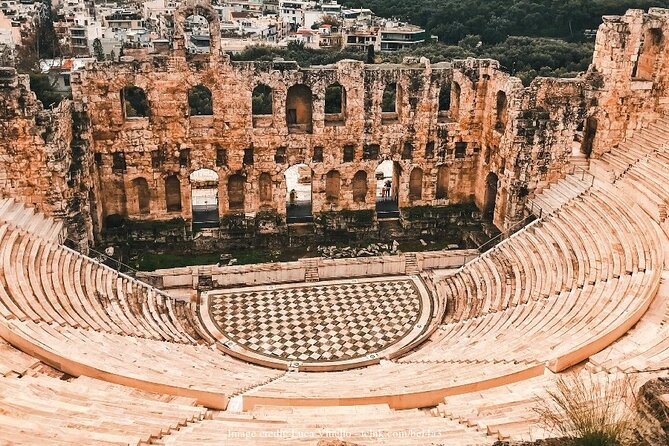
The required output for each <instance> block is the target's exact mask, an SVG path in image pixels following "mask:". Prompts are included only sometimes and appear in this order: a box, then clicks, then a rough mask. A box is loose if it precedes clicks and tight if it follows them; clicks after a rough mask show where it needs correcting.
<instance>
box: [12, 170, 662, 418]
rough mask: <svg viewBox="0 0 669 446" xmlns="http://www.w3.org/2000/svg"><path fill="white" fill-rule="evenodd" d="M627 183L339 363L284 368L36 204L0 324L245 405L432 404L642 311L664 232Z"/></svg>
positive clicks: (603, 336) (466, 273)
mask: <svg viewBox="0 0 669 446" xmlns="http://www.w3.org/2000/svg"><path fill="white" fill-rule="evenodd" d="M565 181H573V180H569V179H567V180H565ZM619 192H620V191H619V190H617V189H615V188H612V187H611V186H610V185H606V184H603V183H602V184H600V183H596V184H595V186H594V187H592V188H590V189H589V190H588V191H587V192H585V193H583V192H580V193H576V194H573V196H572V197H570V196H565V197H564V200H563V202H564V204H562V205H560V204H559V203H557V204H555V203H554V204H555V205H554V206H553V208H554V210H553V212H552V213H550V214H549V215H545V216H544V217H543V218H542V219H541V220H540V221H537V222H535V223H533V224H532V225H531V226H529V227H528V228H526V229H524V230H522V231H520V232H519V233H517V234H515V235H514V236H512V237H510V238H509V239H507V240H505V241H504V242H503V243H501V244H500V245H499V246H498V247H496V248H495V249H493V250H490V251H488V252H487V253H486V254H484V255H483V256H481V257H479V258H477V259H476V260H475V261H472V262H470V263H469V264H467V265H466V266H465V267H463V268H462V269H461V270H459V271H457V272H456V273H455V274H453V275H451V276H447V277H442V276H439V277H437V276H434V277H433V276H430V275H426V277H425V278H426V279H427V281H428V282H431V284H432V288H433V292H435V293H436V294H437V295H438V297H439V299H438V300H439V301H440V302H447V311H445V314H443V318H442V319H439V320H437V322H441V324H440V326H439V327H438V328H437V329H436V330H435V331H434V332H433V333H432V335H431V336H430V337H429V339H428V340H427V342H425V343H424V344H423V345H422V346H420V347H419V348H417V349H415V350H414V351H413V352H412V353H410V354H408V355H406V356H405V357H403V358H401V359H399V360H395V361H383V362H382V363H381V364H378V365H373V366H369V367H367V368H362V369H356V370H349V371H343V372H332V373H305V372H298V373H293V372H289V373H285V372H283V371H278V370H272V369H268V368H264V367H259V366H255V365H252V364H248V363H247V362H245V361H243V360H240V359H236V358H233V357H231V356H228V355H226V354H225V353H224V352H222V351H221V350H220V349H219V348H217V347H216V345H215V342H214V339H213V338H212V337H211V335H210V334H209V333H208V332H207V330H206V328H205V327H203V325H202V324H201V322H200V318H199V315H198V314H197V307H196V306H195V304H194V303H188V302H182V301H179V300H176V299H173V298H170V297H169V296H167V295H165V294H163V293H162V292H160V291H159V290H156V289H155V288H152V287H150V286H148V285H145V284H143V283H141V282H139V281H137V280H135V279H132V278H130V277H127V276H124V275H122V274H119V273H118V272H116V271H114V270H112V269H110V268H108V267H107V266H105V265H103V264H101V263H99V262H97V261H95V260H93V259H91V258H88V257H86V256H83V255H81V254H78V253H76V252H75V251H72V250H70V249H68V248H66V247H64V246H62V245H58V244H57V243H54V242H53V241H52V240H53V239H50V240H47V239H46V238H43V235H42V234H40V233H36V232H34V231H33V229H35V227H36V225H30V223H29V222H30V219H29V218H28V217H26V219H25V220H22V219H19V220H16V218H12V219H5V218H3V217H2V216H1V215H0V220H4V223H2V224H1V225H0V264H1V265H2V270H1V274H0V285H1V286H0V335H1V336H2V337H3V338H5V339H7V340H8V341H9V342H10V343H12V344H13V345H14V346H16V347H18V348H20V349H21V350H23V351H25V352H27V353H29V354H30V355H32V356H34V357H36V358H38V359H40V360H41V361H44V362H45V363H47V364H49V365H51V366H53V367H55V368H57V369H59V370H62V371H64V372H66V373H69V374H71V375H73V376H79V375H87V376H91V377H94V378H100V379H104V380H107V381H110V382H113V383H117V384H123V385H128V386H133V387H138V388H140V389H143V390H149V391H154V392H159V393H166V394H172V395H179V396H186V397H191V398H195V399H196V400H197V401H198V402H199V403H200V404H204V405H207V406H209V407H212V408H217V409H224V408H225V407H227V404H228V401H229V398H230V397H233V396H238V395H239V396H241V399H242V402H243V406H244V407H245V408H251V407H253V406H257V405H352V404H388V405H389V406H390V407H392V408H415V407H424V406H429V405H436V404H438V403H439V402H441V401H443V398H444V397H445V396H448V395H453V394H458V393H464V392H468V391H471V390H473V389H484V388H490V387H495V386H499V385H503V384H507V383H510V382H514V381H519V380H522V379H526V378H531V377H534V376H538V375H541V374H543V373H544V372H545V369H546V367H548V368H550V369H551V370H553V371H560V370H563V369H565V368H566V367H569V366H571V365H573V364H575V363H578V362H580V361H583V360H584V359H587V358H588V357H589V356H591V355H593V354H596V353H597V352H599V351H600V350H602V349H603V348H605V347H606V346H608V345H609V344H611V343H612V342H614V341H615V340H616V339H618V338H619V337H620V336H621V335H623V334H624V333H625V332H626V331H627V330H629V329H630V327H632V326H633V325H634V324H635V323H636V322H637V321H638V320H639V318H640V317H641V316H642V315H643V313H644V312H645V311H646V309H647V308H648V306H649V305H650V303H651V301H652V300H653V298H654V297H655V295H656V292H657V289H658V286H659V283H660V277H661V272H662V269H663V263H664V253H663V250H662V247H663V245H665V244H666V237H665V235H664V234H663V233H662V231H661V230H660V228H659V226H658V225H657V224H656V223H655V222H654V221H653V220H652V219H650V218H648V216H647V215H646V214H645V213H644V211H643V209H642V208H641V207H640V206H639V205H638V204H636V203H634V202H633V201H632V200H631V199H630V198H631V197H630V198H624V197H621V194H620V193H619ZM7 220H10V221H7ZM26 224H28V225H29V227H27V226H26ZM26 229H28V230H26ZM441 316H442V315H440V317H441Z"/></svg>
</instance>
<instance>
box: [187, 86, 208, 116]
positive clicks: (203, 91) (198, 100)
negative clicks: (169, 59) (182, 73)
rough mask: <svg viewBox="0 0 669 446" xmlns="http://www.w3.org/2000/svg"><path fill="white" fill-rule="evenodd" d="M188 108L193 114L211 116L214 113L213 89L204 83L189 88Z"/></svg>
mask: <svg viewBox="0 0 669 446" xmlns="http://www.w3.org/2000/svg"><path fill="white" fill-rule="evenodd" d="M188 109H189V112H190V115H191V116H210V115H213V114H214V104H213V101H212V98H211V91H210V90H209V89H208V88H207V87H205V86H204V85H196V86H195V87H193V88H191V89H190V90H188Z"/></svg>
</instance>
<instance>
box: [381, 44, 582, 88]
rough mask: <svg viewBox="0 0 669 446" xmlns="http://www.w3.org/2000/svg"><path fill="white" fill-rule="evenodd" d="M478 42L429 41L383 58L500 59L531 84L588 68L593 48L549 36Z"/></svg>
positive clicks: (385, 55) (515, 74)
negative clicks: (447, 43)
mask: <svg viewBox="0 0 669 446" xmlns="http://www.w3.org/2000/svg"><path fill="white" fill-rule="evenodd" d="M477 42H480V38H479V37H478V36H468V37H467V38H465V39H462V40H461V41H460V44H459V45H458V46H451V45H444V44H440V43H432V44H426V45H422V46H420V47H418V48H416V49H414V50H413V51H398V52H397V53H384V54H383V61H384V62H390V63H399V62H401V61H402V59H403V58H404V57H406V56H414V57H427V58H429V59H430V60H431V61H432V62H433V63H435V62H441V61H448V60H453V59H465V58H467V57H478V58H490V59H496V60H498V61H499V62H500V64H501V66H502V69H503V70H505V71H508V72H509V73H511V74H512V75H514V76H518V77H519V78H520V79H521V80H522V81H523V83H524V84H525V85H529V83H530V82H531V81H532V79H534V78H535V77H537V76H551V77H573V76H575V75H576V74H577V73H578V72H581V71H585V70H586V69H587V68H588V65H589V64H590V61H591V60H592V51H593V49H594V44H592V43H590V42H567V41H565V40H561V39H553V38H546V37H509V38H508V39H506V40H505V41H504V42H501V43H497V44H494V45H477ZM460 45H462V46H460Z"/></svg>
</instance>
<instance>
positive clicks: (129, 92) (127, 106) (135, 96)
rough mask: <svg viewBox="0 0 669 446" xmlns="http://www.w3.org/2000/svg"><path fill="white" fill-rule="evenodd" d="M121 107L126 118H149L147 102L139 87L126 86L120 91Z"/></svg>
mask: <svg viewBox="0 0 669 446" xmlns="http://www.w3.org/2000/svg"><path fill="white" fill-rule="evenodd" d="M121 105H122V106H123V114H124V116H125V117H126V118H145V117H148V116H149V113H150V109H149V101H148V100H147V99H146V93H145V92H144V90H142V89H141V88H139V87H135V86H134V85H133V86H128V87H123V90H121Z"/></svg>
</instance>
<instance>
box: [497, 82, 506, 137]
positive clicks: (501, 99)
mask: <svg viewBox="0 0 669 446" xmlns="http://www.w3.org/2000/svg"><path fill="white" fill-rule="evenodd" d="M495 110H496V113H495V129H497V130H499V131H502V130H504V128H505V127H506V116H507V101H506V93H505V92H503V91H498V92H497V106H496V109H495Z"/></svg>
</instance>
